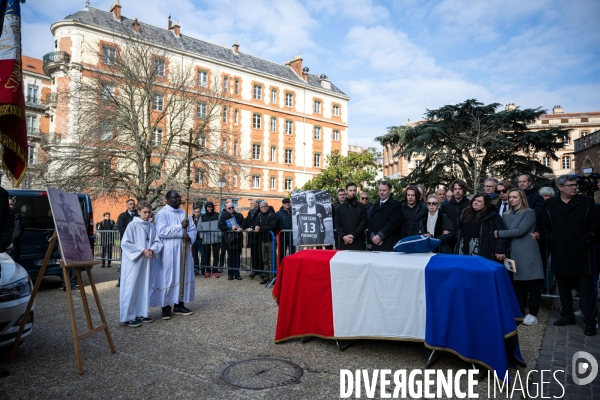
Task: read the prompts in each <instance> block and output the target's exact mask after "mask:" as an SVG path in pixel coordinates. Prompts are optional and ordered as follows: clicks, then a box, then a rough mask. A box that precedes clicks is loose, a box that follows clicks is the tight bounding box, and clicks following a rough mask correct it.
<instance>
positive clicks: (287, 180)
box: [285, 178, 292, 190]
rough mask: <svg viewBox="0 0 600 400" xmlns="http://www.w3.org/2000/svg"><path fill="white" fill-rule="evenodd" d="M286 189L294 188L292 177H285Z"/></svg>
mask: <svg viewBox="0 0 600 400" xmlns="http://www.w3.org/2000/svg"><path fill="white" fill-rule="evenodd" d="M285 190H292V178H285Z"/></svg>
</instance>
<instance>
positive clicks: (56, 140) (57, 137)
mask: <svg viewBox="0 0 600 400" xmlns="http://www.w3.org/2000/svg"><path fill="white" fill-rule="evenodd" d="M62 139H63V136H62V135H61V134H60V133H58V132H49V133H47V134H45V135H42V143H41V145H42V147H45V146H55V145H59V144H60V142H61V141H62Z"/></svg>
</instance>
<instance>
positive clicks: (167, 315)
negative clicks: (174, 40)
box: [162, 306, 171, 319]
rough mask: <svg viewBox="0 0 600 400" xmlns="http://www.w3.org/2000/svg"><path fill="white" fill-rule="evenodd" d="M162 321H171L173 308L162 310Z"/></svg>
mask: <svg viewBox="0 0 600 400" xmlns="http://www.w3.org/2000/svg"><path fill="white" fill-rule="evenodd" d="M162 319H171V306H166V307H163V308H162Z"/></svg>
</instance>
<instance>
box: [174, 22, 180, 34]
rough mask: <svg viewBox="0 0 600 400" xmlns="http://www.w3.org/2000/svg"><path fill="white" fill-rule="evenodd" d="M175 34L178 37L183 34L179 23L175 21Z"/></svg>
mask: <svg viewBox="0 0 600 400" xmlns="http://www.w3.org/2000/svg"><path fill="white" fill-rule="evenodd" d="M173 33H174V34H175V36H177V37H179V36H180V34H181V27H180V26H179V21H175V25H173Z"/></svg>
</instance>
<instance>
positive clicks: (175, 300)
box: [150, 190, 196, 319]
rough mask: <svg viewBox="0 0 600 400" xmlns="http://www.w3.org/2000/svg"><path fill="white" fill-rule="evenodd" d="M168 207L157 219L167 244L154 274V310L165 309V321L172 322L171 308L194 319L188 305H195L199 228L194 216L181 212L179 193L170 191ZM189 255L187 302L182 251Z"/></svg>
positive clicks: (159, 213)
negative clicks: (194, 253)
mask: <svg viewBox="0 0 600 400" xmlns="http://www.w3.org/2000/svg"><path fill="white" fill-rule="evenodd" d="M166 198H167V204H166V205H165V207H164V208H163V209H162V210H160V211H159V212H158V213H157V214H156V217H155V219H154V222H155V224H156V231H157V232H158V237H159V238H160V239H161V241H162V242H163V251H162V252H161V254H160V261H159V263H158V264H159V265H160V267H158V268H154V270H153V271H152V282H151V284H150V307H157V306H160V307H162V319H171V304H174V307H173V312H174V313H175V314H181V315H191V314H193V312H192V311H191V310H190V309H188V308H186V307H185V304H184V303H189V302H190V301H194V292H195V289H196V279H195V275H194V259H193V258H192V250H191V247H190V246H191V244H192V243H193V242H194V240H196V225H195V224H194V222H193V220H192V217H191V216H190V215H187V216H186V215H185V211H183V210H182V209H180V208H179V207H180V206H181V195H180V194H179V193H178V192H177V191H175V190H169V191H168V192H167V195H166ZM184 247H185V249H186V251H187V256H186V261H185V267H184V268H185V274H184V275H185V279H184V282H183V284H184V286H183V287H184V292H183V298H182V297H180V296H179V290H180V284H181V282H180V280H181V262H182V257H181V256H182V250H183V248H184Z"/></svg>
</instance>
